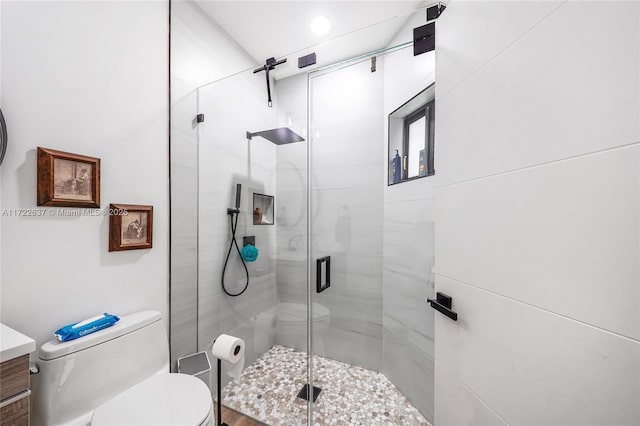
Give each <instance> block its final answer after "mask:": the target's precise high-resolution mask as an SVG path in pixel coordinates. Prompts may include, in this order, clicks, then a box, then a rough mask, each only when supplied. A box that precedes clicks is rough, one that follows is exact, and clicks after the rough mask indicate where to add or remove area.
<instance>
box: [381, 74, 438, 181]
mask: <svg viewBox="0 0 640 426" xmlns="http://www.w3.org/2000/svg"><path fill="white" fill-rule="evenodd" d="M435 119H436V117H435V83H434V84H431V85H429V86H428V87H427V88H426V89H424V90H422V91H421V92H420V93H418V94H417V95H415V96H414V97H412V98H411V99H409V100H408V101H407V102H405V103H404V104H402V105H401V106H400V107H398V109H396V110H395V111H393V112H392V113H391V114H389V135H388V146H389V156H388V159H389V171H388V176H389V179H388V184H389V185H394V184H396V183H401V182H406V181H409V180H413V179H418V178H421V177H426V176H432V175H434V174H435V170H434V167H433V164H434V142H435V141H434V139H435Z"/></svg>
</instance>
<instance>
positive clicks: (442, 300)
mask: <svg viewBox="0 0 640 426" xmlns="http://www.w3.org/2000/svg"><path fill="white" fill-rule="evenodd" d="M452 300H453V299H452V298H451V296H447V295H446V294H444V293H440V292H438V293H436V298H435V300H434V299H427V303H429V304H430V305H431V307H432V308H433V309H435V310H436V311H438V312H440V313H441V314H444V315H446V316H448V317H449V318H451V319H452V320H454V321H458V313H457V312H454V311H452V310H451V302H452Z"/></svg>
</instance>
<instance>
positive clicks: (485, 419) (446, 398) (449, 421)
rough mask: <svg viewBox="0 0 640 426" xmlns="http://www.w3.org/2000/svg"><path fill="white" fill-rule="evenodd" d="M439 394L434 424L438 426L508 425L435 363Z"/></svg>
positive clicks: (436, 396)
mask: <svg viewBox="0 0 640 426" xmlns="http://www.w3.org/2000/svg"><path fill="white" fill-rule="evenodd" d="M435 371H436V382H435V387H436V389H437V390H438V392H437V393H436V395H435V405H436V407H438V410H437V411H436V413H435V420H434V424H435V425H438V426H460V425H473V426H496V425H500V426H502V425H507V424H508V423H507V422H505V421H504V420H503V419H502V418H500V416H498V415H497V414H496V412H495V411H493V410H492V409H491V408H489V407H488V406H487V405H486V404H484V403H483V402H482V401H481V400H479V399H478V398H477V397H476V396H475V395H474V394H473V392H472V391H471V390H470V389H469V388H468V387H467V386H465V385H464V384H463V383H461V382H460V380H459V378H457V377H453V376H452V375H451V374H449V372H448V371H447V369H446V368H445V367H444V366H443V365H442V364H440V363H439V362H436V363H435Z"/></svg>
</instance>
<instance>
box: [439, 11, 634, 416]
mask: <svg viewBox="0 0 640 426" xmlns="http://www.w3.org/2000/svg"><path fill="white" fill-rule="evenodd" d="M603 8H606V10H607V19H606V20H602V19H601V16H600V13H601V10H602V9H603ZM596 26H597V27H598V28H599V29H600V30H599V31H598V33H599V34H607V37H604V38H603V37H601V36H600V35H599V34H596V33H594V32H593V31H592V28H594V27H596ZM438 31H439V37H438V38H437V40H436V43H437V46H436V52H437V58H436V63H437V67H438V68H437V70H438V75H440V74H442V75H443V76H446V77H443V78H444V79H445V80H446V81H447V84H446V85H445V86H439V85H436V97H437V105H438V112H437V119H436V124H437V138H438V139H437V140H438V147H439V148H438V150H437V153H438V155H436V170H437V172H438V180H437V188H436V200H437V202H436V213H435V216H436V223H437V232H436V257H437V263H436V290H439V291H444V292H445V293H447V294H449V295H450V296H452V297H453V304H454V308H455V310H456V311H458V315H459V321H458V322H452V321H450V320H449V319H448V318H446V317H444V316H442V315H437V316H436V319H435V331H436V339H437V345H436V405H435V423H436V424H438V425H461V424H522V425H525V424H532V425H534V424H535V425H537V424H576V425H577V424H584V425H586V424H589V425H595V424H598V425H620V424H638V423H640V409H639V406H638V401H639V400H640V340H639V338H640V328H639V326H640V321H639V318H640V310H639V309H640V308H639V306H640V291H639V290H640V287H639V286H640V284H639V283H640V275H639V271H640V261H639V259H640V252H639V247H640V244H639V241H640V230H639V225H638V223H639V222H638V217H639V216H640V191H639V190H638V188H639V187H640V148H639V145H638V144H639V143H640V120H639V118H640V60H639V59H638V58H639V57H640V4H639V3H637V2H597V1H596V2H562V3H557V2H530V3H529V2H523V3H516V2H507V3H490V2H486V3H482V4H478V3H474V2H456V1H454V2H452V3H451V4H450V5H449V7H447V11H446V13H445V14H443V16H442V17H441V18H440V19H439V21H438ZM479 47H480V48H479ZM479 51H481V53H479ZM594 52H598V54H597V55H596V54H594ZM604 82H607V84H603V83H604ZM461 123H464V125H461ZM603 301H606V302H603Z"/></svg>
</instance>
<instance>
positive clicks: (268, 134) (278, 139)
mask: <svg viewBox="0 0 640 426" xmlns="http://www.w3.org/2000/svg"><path fill="white" fill-rule="evenodd" d="M254 136H262V137H263V138H265V139H266V140H268V141H269V142H273V143H275V144H276V145H285V144H288V143H293V142H302V141H304V138H303V137H302V136H300V135H299V134H297V133H296V132H294V131H293V130H291V129H290V128H288V127H280V128H278V129H270V130H263V131H261V132H255V133H251V132H247V139H249V140H251V139H252V138H253V137H254Z"/></svg>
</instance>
